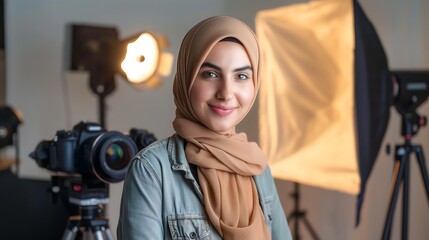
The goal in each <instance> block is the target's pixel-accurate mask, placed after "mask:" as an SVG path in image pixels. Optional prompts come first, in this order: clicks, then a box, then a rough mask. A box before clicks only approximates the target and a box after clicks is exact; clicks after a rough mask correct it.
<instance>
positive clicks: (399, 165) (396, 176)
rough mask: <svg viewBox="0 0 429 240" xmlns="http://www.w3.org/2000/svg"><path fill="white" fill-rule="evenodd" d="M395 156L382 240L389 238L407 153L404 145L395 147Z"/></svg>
mask: <svg viewBox="0 0 429 240" xmlns="http://www.w3.org/2000/svg"><path fill="white" fill-rule="evenodd" d="M396 155H397V158H396V160H395V167H394V170H393V177H392V183H393V185H392V190H391V195H390V204H389V208H388V213H387V216H386V221H385V223H384V230H383V238H382V239H383V240H388V239H389V238H390V230H391V228H392V222H393V214H394V211H395V205H396V201H397V200H398V192H399V187H400V184H401V181H402V177H403V175H404V164H407V158H408V153H407V151H406V149H405V148H404V147H400V148H397V149H396Z"/></svg>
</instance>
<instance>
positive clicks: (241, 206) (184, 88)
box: [173, 16, 270, 240]
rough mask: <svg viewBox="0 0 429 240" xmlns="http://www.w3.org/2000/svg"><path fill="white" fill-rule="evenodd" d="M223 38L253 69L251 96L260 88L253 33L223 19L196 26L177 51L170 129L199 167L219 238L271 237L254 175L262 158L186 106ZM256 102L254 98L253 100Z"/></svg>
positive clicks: (236, 136) (236, 135) (247, 144)
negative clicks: (239, 48)
mask: <svg viewBox="0 0 429 240" xmlns="http://www.w3.org/2000/svg"><path fill="white" fill-rule="evenodd" d="M226 37H234V38H236V39H238V40H239V41H240V42H241V43H242V44H243V46H244V47H245V48H246V50H247V52H248V55H249V58H250V61H251V63H252V67H253V76H254V85H255V97H256V93H257V90H258V88H259V80H258V77H257V76H258V71H259V68H260V66H259V48H258V44H257V41H256V37H255V35H254V33H253V32H252V30H251V29H250V28H249V27H248V26H247V25H245V24H244V23H243V22H241V21H239V20H237V19H235V18H232V17H226V16H218V17H212V18H209V19H206V20H203V21H202V22H200V23H198V24H197V25H195V26H194V27H193V28H192V29H191V30H190V31H189V32H188V33H187V35H186V36H185V38H184V39H183V42H182V46H181V48H180V52H179V56H178V61H177V73H176V76H175V79H174V86H173V92H174V101H175V104H176V107H177V108H176V119H175V120H174V121H173V126H174V129H175V131H176V132H177V134H178V135H180V136H181V137H183V138H184V139H186V141H187V142H188V144H187V145H186V149H185V152H186V157H187V159H188V161H189V162H190V163H193V164H195V165H197V166H198V178H199V183H200V186H201V189H202V191H203V195H204V204H205V209H206V212H207V215H208V217H209V218H210V221H211V222H212V223H213V225H214V226H215V227H216V229H217V231H218V232H219V234H220V235H221V236H222V237H223V238H224V239H246V240H247V239H258V240H259V239H270V233H269V231H268V227H267V225H266V223H265V221H264V215H263V212H262V209H261V206H260V203H259V197H258V191H257V189H256V185H255V182H254V180H253V176H255V175H259V174H261V173H262V172H263V171H264V170H265V167H266V164H267V163H266V157H265V155H264V154H263V153H262V151H261V149H260V148H259V147H258V145H257V144H256V143H254V142H248V141H247V136H246V134H244V133H236V132H235V129H230V130H229V131H228V132H223V133H216V132H213V131H211V130H210V129H208V128H207V127H205V126H204V125H202V124H201V122H200V121H199V119H198V117H197V116H196V114H195V113H194V111H193V109H192V107H191V103H190V92H191V88H192V84H193V81H194V79H195V76H196V74H197V72H198V70H199V68H200V66H201V64H202V62H203V61H204V60H205V58H206V56H207V54H208V53H209V52H210V50H211V49H212V47H213V46H214V45H215V44H216V43H217V42H219V41H220V40H222V39H223V38H226ZM253 101H255V99H254V100H253Z"/></svg>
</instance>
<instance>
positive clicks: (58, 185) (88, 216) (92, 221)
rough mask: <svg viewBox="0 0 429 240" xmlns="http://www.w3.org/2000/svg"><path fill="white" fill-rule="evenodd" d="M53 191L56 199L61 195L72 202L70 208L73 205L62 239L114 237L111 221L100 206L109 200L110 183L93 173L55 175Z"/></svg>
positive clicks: (106, 239)
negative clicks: (110, 225)
mask: <svg viewBox="0 0 429 240" xmlns="http://www.w3.org/2000/svg"><path fill="white" fill-rule="evenodd" d="M51 191H52V193H53V197H54V198H53V200H54V202H56V198H57V195H58V194H60V196H61V197H63V198H64V200H65V199H67V201H68V203H70V204H71V205H70V209H71V208H72V207H73V214H70V217H69V219H68V224H67V227H66V229H65V231H64V234H63V236H62V240H72V239H79V240H81V239H91V240H92V239H95V240H104V239H105V240H113V235H112V233H111V232H110V228H109V223H108V222H109V221H108V220H107V218H105V217H103V208H102V207H101V206H102V205H103V204H107V203H108V202H109V185H108V184H107V183H104V182H102V181H100V180H98V179H97V178H95V177H93V176H89V177H88V176H85V175H84V176H81V177H74V176H66V177H63V176H53V177H52V188H51ZM65 193H67V194H65ZM75 207H79V208H78V209H75ZM77 210H78V211H77ZM91 234H92V235H91Z"/></svg>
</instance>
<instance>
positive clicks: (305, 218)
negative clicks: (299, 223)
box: [303, 216, 320, 240]
mask: <svg viewBox="0 0 429 240" xmlns="http://www.w3.org/2000/svg"><path fill="white" fill-rule="evenodd" d="M303 220H304V224H305V226H306V227H307V229H308V231H309V232H310V235H311V237H312V238H313V239H314V240H319V239H320V238H319V236H317V233H316V231H315V230H314V228H313V227H312V226H311V224H310V222H309V221H308V220H307V217H305V216H304V217H303Z"/></svg>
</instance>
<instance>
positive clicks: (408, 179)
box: [401, 158, 410, 240]
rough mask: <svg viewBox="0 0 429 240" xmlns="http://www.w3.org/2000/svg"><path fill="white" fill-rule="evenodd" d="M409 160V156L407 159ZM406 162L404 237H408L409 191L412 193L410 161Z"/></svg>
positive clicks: (403, 191) (403, 200) (403, 213)
mask: <svg viewBox="0 0 429 240" xmlns="http://www.w3.org/2000/svg"><path fill="white" fill-rule="evenodd" d="M406 160H407V161H409V158H408V159H406ZM403 164H404V174H403V178H402V180H403V181H402V233H401V234H402V239H403V240H405V239H407V238H408V216H409V215H408V209H409V207H408V206H409V203H408V202H409V201H408V199H409V197H408V196H410V195H409V193H410V164H409V162H406V163H403Z"/></svg>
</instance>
